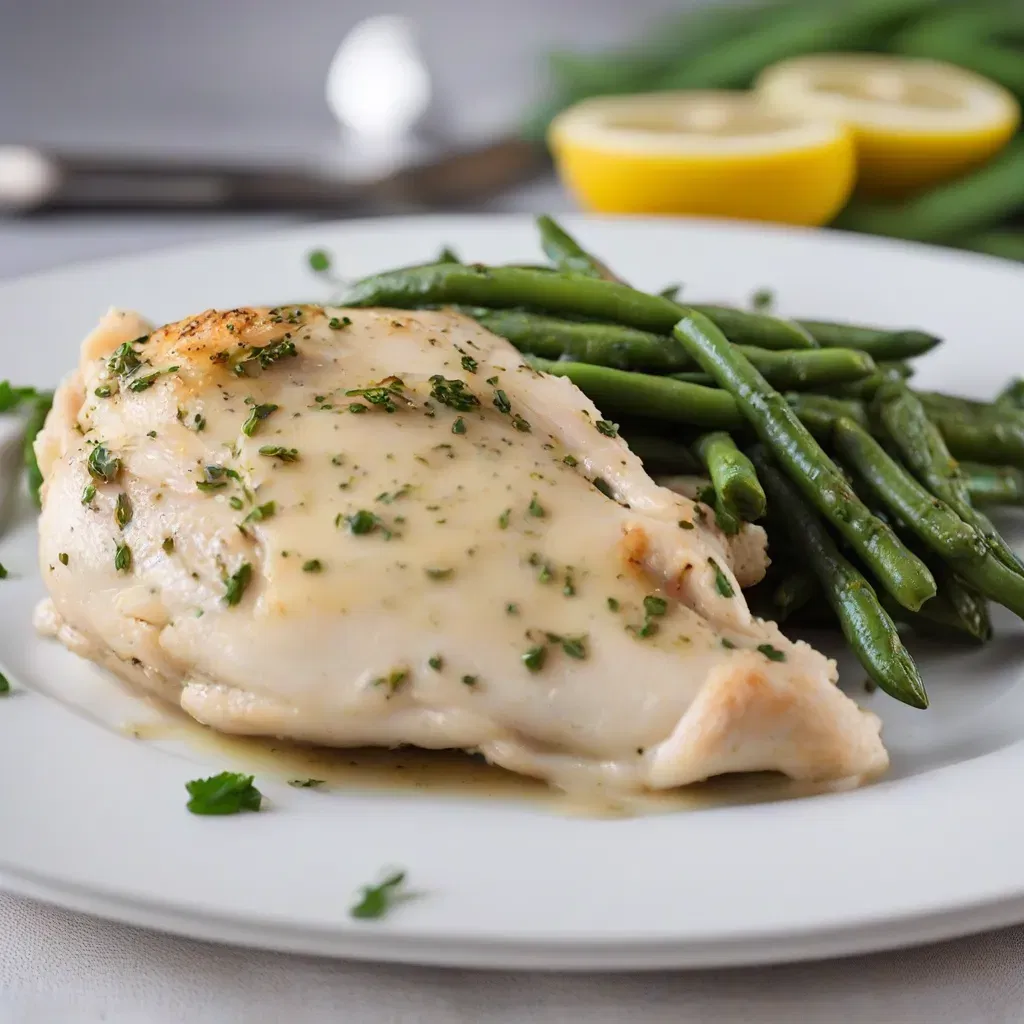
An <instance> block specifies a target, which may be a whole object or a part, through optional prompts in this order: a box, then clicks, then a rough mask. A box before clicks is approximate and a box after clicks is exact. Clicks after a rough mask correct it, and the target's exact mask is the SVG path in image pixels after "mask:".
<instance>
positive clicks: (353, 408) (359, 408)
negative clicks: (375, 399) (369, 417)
mask: <svg viewBox="0 0 1024 1024" xmlns="http://www.w3.org/2000/svg"><path fill="white" fill-rule="evenodd" d="M368 408H369V407H368V406H365V405H363V404H362V402H353V403H352V404H351V405H350V406H349V407H348V411H349V412H354V413H360V412H366V410H367V409H368Z"/></svg>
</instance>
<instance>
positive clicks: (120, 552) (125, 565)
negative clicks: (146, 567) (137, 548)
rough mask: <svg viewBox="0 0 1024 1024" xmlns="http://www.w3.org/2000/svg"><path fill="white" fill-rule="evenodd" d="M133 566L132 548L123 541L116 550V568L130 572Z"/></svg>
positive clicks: (119, 570)
mask: <svg viewBox="0 0 1024 1024" xmlns="http://www.w3.org/2000/svg"><path fill="white" fill-rule="evenodd" d="M131 567H132V549H131V548H130V547H128V545H127V544H125V543H123V542H122V543H120V544H118V545H117V547H116V549H115V550H114V568H115V569H116V570H117V571H118V572H128V570H129V569H131Z"/></svg>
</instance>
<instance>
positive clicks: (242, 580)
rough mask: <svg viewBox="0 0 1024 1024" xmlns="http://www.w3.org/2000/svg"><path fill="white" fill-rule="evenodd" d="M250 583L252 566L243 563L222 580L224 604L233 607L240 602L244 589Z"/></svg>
mask: <svg viewBox="0 0 1024 1024" xmlns="http://www.w3.org/2000/svg"><path fill="white" fill-rule="evenodd" d="M251 582H252V566H251V565H250V564H249V563H248V562H243V563H242V564H241V565H240V566H239V567H238V569H237V570H236V571H235V572H233V573H232V574H231V575H230V576H228V577H227V578H226V579H225V580H224V603H225V604H226V605H228V606H234V605H236V604H238V602H239V601H241V600H242V595H243V594H244V593H245V589H246V587H248V586H249V584H250V583H251Z"/></svg>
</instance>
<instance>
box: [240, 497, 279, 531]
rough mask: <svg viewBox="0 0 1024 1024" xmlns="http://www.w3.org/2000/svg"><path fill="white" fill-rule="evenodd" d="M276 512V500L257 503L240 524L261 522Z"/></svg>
mask: <svg viewBox="0 0 1024 1024" xmlns="http://www.w3.org/2000/svg"><path fill="white" fill-rule="evenodd" d="M276 514H277V502H276V501H267V502H264V503H263V504H262V505H257V506H256V507H255V508H254V509H253V510H252V511H251V512H250V513H249V514H248V515H247V516H246V517H245V518H244V519H243V520H242V525H243V526H244V525H245V524H246V523H261V522H263V520H264V519H270V518H271V517H273V516H274V515H276Z"/></svg>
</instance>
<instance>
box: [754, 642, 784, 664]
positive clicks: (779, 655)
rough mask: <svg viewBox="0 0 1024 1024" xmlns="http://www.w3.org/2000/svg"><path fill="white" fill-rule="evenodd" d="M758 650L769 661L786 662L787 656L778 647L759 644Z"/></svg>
mask: <svg viewBox="0 0 1024 1024" xmlns="http://www.w3.org/2000/svg"><path fill="white" fill-rule="evenodd" d="M757 649H758V650H759V651H760V652H761V653H762V654H763V655H764V656H765V657H766V658H767V659H768V660H769V661H785V660H786V655H785V653H784V652H783V651H780V650H779V649H778V648H777V647H772V645H771V644H758V645H757Z"/></svg>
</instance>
